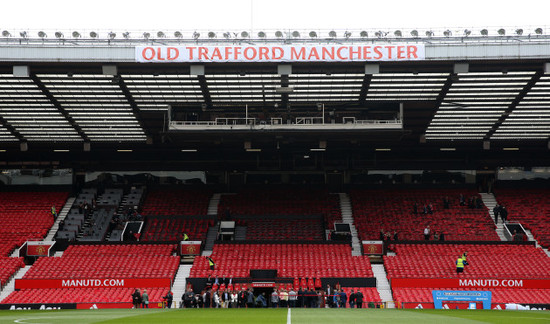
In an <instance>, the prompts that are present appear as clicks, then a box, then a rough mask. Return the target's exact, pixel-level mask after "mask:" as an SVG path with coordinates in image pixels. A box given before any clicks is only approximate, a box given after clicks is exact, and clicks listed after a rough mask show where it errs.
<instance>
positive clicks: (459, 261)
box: [456, 256, 464, 273]
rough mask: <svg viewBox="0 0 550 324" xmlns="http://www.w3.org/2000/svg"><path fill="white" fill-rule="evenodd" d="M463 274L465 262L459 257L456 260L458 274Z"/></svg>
mask: <svg viewBox="0 0 550 324" xmlns="http://www.w3.org/2000/svg"><path fill="white" fill-rule="evenodd" d="M462 272H464V260H463V259H462V256H459V257H458V259H457V260H456V273H462Z"/></svg>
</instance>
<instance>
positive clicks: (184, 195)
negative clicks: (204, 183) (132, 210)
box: [141, 188, 212, 216]
mask: <svg viewBox="0 0 550 324" xmlns="http://www.w3.org/2000/svg"><path fill="white" fill-rule="evenodd" d="M211 196H212V192H211V191H209V190H204V189H200V190H199V189H197V190H191V189H181V188H162V189H155V190H151V191H150V192H149V193H148V194H147V197H146V198H145V202H144V203H143V207H142V211H141V214H142V215H143V216H149V215H206V214H207V213H208V203H209V201H210V197H211Z"/></svg>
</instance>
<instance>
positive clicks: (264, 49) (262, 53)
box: [259, 46, 269, 61]
mask: <svg viewBox="0 0 550 324" xmlns="http://www.w3.org/2000/svg"><path fill="white" fill-rule="evenodd" d="M259 52H260V57H259V59H260V60H266V61H267V60H269V56H268V53H269V48H267V47H264V46H262V47H260V48H259Z"/></svg>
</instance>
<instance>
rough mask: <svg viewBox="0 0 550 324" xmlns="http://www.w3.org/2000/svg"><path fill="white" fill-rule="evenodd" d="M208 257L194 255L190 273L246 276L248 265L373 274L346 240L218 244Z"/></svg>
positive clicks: (312, 274) (294, 274) (292, 272)
mask: <svg viewBox="0 0 550 324" xmlns="http://www.w3.org/2000/svg"><path fill="white" fill-rule="evenodd" d="M211 258H212V259H213V260H214V262H215V263H216V268H215V270H214V271H211V270H210V269H209V266H208V261H207V259H206V258H205V257H197V258H195V261H194V263H193V267H192V268H191V274H190V277H208V276H209V275H212V276H213V277H214V276H218V277H220V278H222V277H225V278H229V277H239V278H247V277H249V276H250V270H251V269H277V275H278V276H279V277H290V278H302V277H307V278H321V277H373V273H372V268H371V264H370V261H369V258H368V257H366V256H351V247H350V246H349V245H346V244H218V245H215V246H214V249H213V252H212V255H211Z"/></svg>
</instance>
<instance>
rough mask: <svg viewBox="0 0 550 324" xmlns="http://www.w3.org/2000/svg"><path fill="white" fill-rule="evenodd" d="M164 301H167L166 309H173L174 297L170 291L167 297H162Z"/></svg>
mask: <svg viewBox="0 0 550 324" xmlns="http://www.w3.org/2000/svg"><path fill="white" fill-rule="evenodd" d="M162 299H164V300H166V308H172V300H174V295H173V294H172V292H171V291H169V292H168V293H167V294H166V296H164V297H162Z"/></svg>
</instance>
